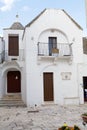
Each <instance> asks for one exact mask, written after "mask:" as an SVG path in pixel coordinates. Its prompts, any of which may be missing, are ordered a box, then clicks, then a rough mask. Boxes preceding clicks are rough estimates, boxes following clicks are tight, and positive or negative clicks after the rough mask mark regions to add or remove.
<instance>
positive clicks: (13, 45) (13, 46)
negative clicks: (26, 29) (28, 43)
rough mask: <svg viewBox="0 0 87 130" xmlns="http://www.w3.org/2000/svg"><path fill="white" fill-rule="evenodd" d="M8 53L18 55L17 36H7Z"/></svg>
mask: <svg viewBox="0 0 87 130" xmlns="http://www.w3.org/2000/svg"><path fill="white" fill-rule="evenodd" d="M8 43H9V44H8V45H9V46H8V49H9V51H8V54H9V56H18V55H19V38H18V36H9V42H8Z"/></svg>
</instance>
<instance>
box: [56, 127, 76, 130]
mask: <svg viewBox="0 0 87 130" xmlns="http://www.w3.org/2000/svg"><path fill="white" fill-rule="evenodd" d="M69 129H70V130H74V128H73V127H69ZM58 130H62V128H59V129H58Z"/></svg>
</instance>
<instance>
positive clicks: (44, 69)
mask: <svg viewBox="0 0 87 130" xmlns="http://www.w3.org/2000/svg"><path fill="white" fill-rule="evenodd" d="M11 34H12V35H15V34H17V35H19V50H20V51H19V56H16V57H12V56H8V35H11ZM3 37H4V42H5V52H7V53H5V59H4V62H2V63H1V64H0V97H3V96H4V95H5V94H7V72H8V71H11V70H13V71H15V70H17V71H20V73H21V96H22V100H23V101H24V103H25V104H26V105H27V106H34V105H42V104H45V103H48V102H52V103H54V104H59V105H63V104H84V92H83V76H87V65H86V63H87V62H86V63H84V60H83V59H84V54H83V41H82V28H81V27H80V26H79V25H78V24H77V23H76V22H75V21H74V20H73V19H72V18H71V17H70V16H69V15H68V14H67V13H66V12H65V11H64V10H57V9H46V10H44V11H43V12H42V13H41V14H40V15H39V16H38V17H37V18H35V19H34V20H33V21H32V22H31V23H30V24H28V25H26V27H25V30H12V29H5V30H4V35H3ZM49 38H56V39H57V46H56V49H57V51H56V52H52V54H51V55H50V51H52V46H50V44H49ZM1 48H2V42H1V40H0V52H2V49H1ZM50 48H51V49H50ZM11 58H17V59H16V61H12V60H11ZM86 58H87V57H86ZM83 66H84V67H83ZM46 73H48V74H50V73H51V74H52V75H53V80H52V81H53V99H52V100H48V101H46V100H44V99H45V98H44V97H45V95H44V84H45V83H44V74H46ZM47 80H49V79H47ZM48 93H50V89H49V92H48Z"/></svg>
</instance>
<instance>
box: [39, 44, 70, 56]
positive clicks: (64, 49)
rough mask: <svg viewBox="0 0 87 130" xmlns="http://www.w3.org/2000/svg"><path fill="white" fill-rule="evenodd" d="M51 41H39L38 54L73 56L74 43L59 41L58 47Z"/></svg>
mask: <svg viewBox="0 0 87 130" xmlns="http://www.w3.org/2000/svg"><path fill="white" fill-rule="evenodd" d="M53 46H54V45H50V44H49V43H42V42H38V44H37V47H38V56H58V57H63V56H67V57H68V56H72V43H71V44H68V43H57V44H56V47H55V48H53Z"/></svg>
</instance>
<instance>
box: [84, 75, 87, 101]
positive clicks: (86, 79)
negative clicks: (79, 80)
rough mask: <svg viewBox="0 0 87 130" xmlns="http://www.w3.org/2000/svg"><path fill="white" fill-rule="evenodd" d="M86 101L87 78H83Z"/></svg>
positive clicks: (86, 98) (86, 99) (85, 98)
mask: <svg viewBox="0 0 87 130" xmlns="http://www.w3.org/2000/svg"><path fill="white" fill-rule="evenodd" d="M83 89H84V101H85V102H87V77H83Z"/></svg>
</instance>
